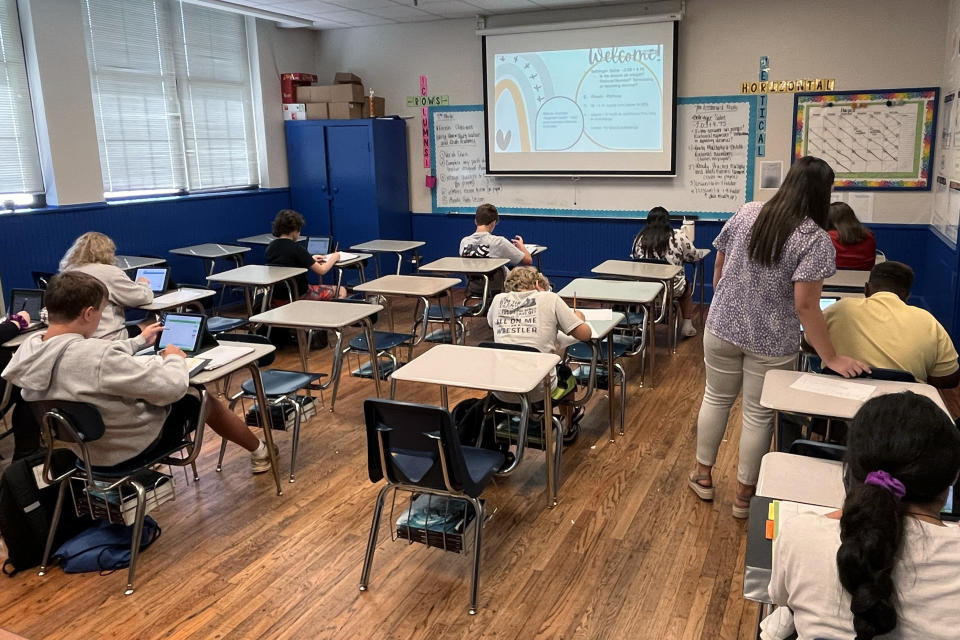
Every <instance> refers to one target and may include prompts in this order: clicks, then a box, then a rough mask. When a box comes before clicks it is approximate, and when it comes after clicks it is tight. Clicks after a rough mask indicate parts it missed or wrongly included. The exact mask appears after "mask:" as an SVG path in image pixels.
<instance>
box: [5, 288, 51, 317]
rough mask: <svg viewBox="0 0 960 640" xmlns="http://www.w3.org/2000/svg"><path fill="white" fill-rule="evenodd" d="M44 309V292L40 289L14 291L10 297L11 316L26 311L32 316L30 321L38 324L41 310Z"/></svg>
mask: <svg viewBox="0 0 960 640" xmlns="http://www.w3.org/2000/svg"><path fill="white" fill-rule="evenodd" d="M42 308H43V292H42V291H40V290H39V289H38V290H36V291H34V290H31V289H14V290H13V291H12V292H11V295H10V309H9V311H10V314H11V315H12V314H14V313H20V312H21V311H26V312H27V313H29V314H30V320H31V321H33V322H37V321H39V320H40V309H42Z"/></svg>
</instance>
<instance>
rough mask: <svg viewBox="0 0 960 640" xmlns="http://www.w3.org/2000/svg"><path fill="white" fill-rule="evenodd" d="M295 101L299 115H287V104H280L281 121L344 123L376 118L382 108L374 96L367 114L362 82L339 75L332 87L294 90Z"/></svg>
mask: <svg viewBox="0 0 960 640" xmlns="http://www.w3.org/2000/svg"><path fill="white" fill-rule="evenodd" d="M296 101H297V103H298V104H300V105H302V107H303V109H302V115H299V114H297V113H294V114H291V115H289V116H288V114H287V112H288V110H287V108H286V107H287V105H284V119H286V120H302V119H306V120H316V119H324V118H329V119H334V120H344V119H351V118H370V117H380V116H383V114H384V110H385V107H386V101H385V100H384V98H381V97H374V98H373V110H372V113H371V109H370V98H369V96H368V95H367V94H366V93H365V92H364V90H363V82H362V81H361V80H360V78H359V77H358V76H356V75H354V74H352V73H343V72H341V73H337V74H336V75H335V76H334V84H332V85H317V86H309V85H304V86H298V87H296Z"/></svg>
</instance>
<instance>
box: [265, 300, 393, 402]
mask: <svg viewBox="0 0 960 640" xmlns="http://www.w3.org/2000/svg"><path fill="white" fill-rule="evenodd" d="M382 309H383V307H382V306H380V305H378V304H348V303H343V302H327V301H320V300H296V301H294V302H291V303H290V304H285V305H283V306H282V307H277V308H275V309H270V310H269V311H266V312H264V313H259V314H257V315H255V316H253V317H251V318H250V322H254V323H257V324H265V325H268V326H271V327H285V328H287V329H294V330H295V331H296V332H297V345H298V347H299V349H300V362H301V364H302V365H303V371H304V373H306V372H307V358H308V357H309V354H308V350H309V343H308V340H307V333H308V332H309V331H310V330H311V329H330V330H332V331H333V332H334V333H335V334H336V336H337V342H336V345H335V346H334V352H333V365H332V367H331V370H330V379H331V382H332V383H333V397H332V398H331V400H330V411H333V406H334V403H335V402H336V401H337V389H338V388H339V386H340V370H341V369H342V366H343V349H342V343H343V329H344V327H348V326H350V325H353V324H357V323H362V324H363V330H364V332H365V333H366V336H367V344H374V340H373V324H372V323H371V322H370V316H372V315H373V314H375V313H377V312H379V311H381V310H382ZM369 355H370V367H371V368H370V371H376V370H377V355H376V353H375V349H370V350H369ZM372 378H373V384H374V387H375V388H376V390H377V397H378V398H379V397H380V376H372ZM329 385H330V382H327V383H326V384H324V385H321V389H326V388H327V386H329Z"/></svg>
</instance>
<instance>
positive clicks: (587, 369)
mask: <svg viewBox="0 0 960 640" xmlns="http://www.w3.org/2000/svg"><path fill="white" fill-rule="evenodd" d="M617 337H618V336H615V335H612V334H611V335H610V336H608V337H607V339H606V340H604V341H603V342H601V343H600V346H599V347H597V345H596V344H595V341H593V340H591V341H590V343H586V342H575V343H573V344H572V345H570V346H569V347H567V353H566V357H567V362H568V363H570V364H571V365H575V366H576V368H577V372H576V373H575V374H574V375H575V376H576V378H577V382H578V383H580V384H581V385H584V386H586V387H587V391H586V393H585V394H584V395H583V397H581V398H580V399H579V400H577V405H578V406H585V405H586V404H587V402H589V401H590V397H591V396H592V395H593V391H594V388H597V389H605V390H606V391H607V392H608V393H613V389H614V388H615V387H611V386H610V372H609V371H607V367H606V356H605V354H606V353H607V349H608V348H609V347H608V343H607V340H610V339H611V338H612V339H613V359H614V362H613V376H614V379H619V386H620V435H621V436H622V435H623V428H624V414H625V413H626V407H627V373H626V371H625V370H624V368H623V365H621V364H620V363H619V362H617V360H618V359H620V358H621V357H623V356H625V355H627V354H628V352H629V350H630V349H629V347H630V343H629V342H627V341H625V340H622V339H621V340H618V339H617ZM645 360H646V352H644V354H643V357H642V358H641V365H640V367H641V368H640V378H641V381H642V379H643V370H644V369H645V368H646V366H645V364H646V363H645ZM601 363H602V364H601ZM570 368H571V369H572V368H574V367H573V366H571V367H570ZM594 371H595V372H596V375H591V374H592V373H593V372H594ZM614 385H615V386H616V385H617V383H616V382H614ZM612 428H613V427H612V426H611V431H610V434H611V436H610V438H611V441H612V440H613V431H612Z"/></svg>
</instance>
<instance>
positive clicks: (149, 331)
mask: <svg viewBox="0 0 960 640" xmlns="http://www.w3.org/2000/svg"><path fill="white" fill-rule="evenodd" d="M161 331H163V324H161V323H160V322H155V323H154V324H151V325H150V326H148V327H147V328H146V329H144V330H143V331H142V332H141V333H140V335H141V337H143V339H144V341H145V342H146V343H147V344H148V345H151V344H153V343H154V342H156V341H157V336H158V335H160V332H161Z"/></svg>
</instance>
